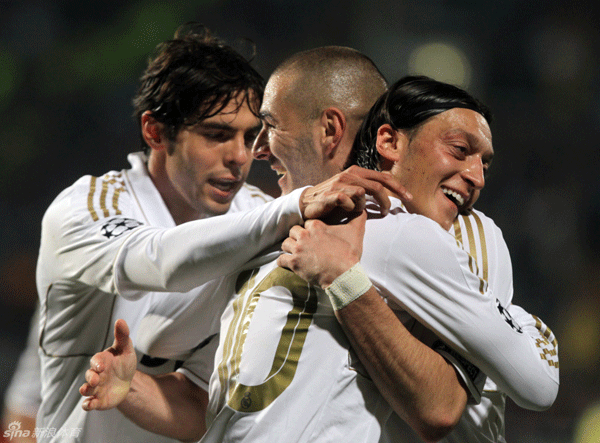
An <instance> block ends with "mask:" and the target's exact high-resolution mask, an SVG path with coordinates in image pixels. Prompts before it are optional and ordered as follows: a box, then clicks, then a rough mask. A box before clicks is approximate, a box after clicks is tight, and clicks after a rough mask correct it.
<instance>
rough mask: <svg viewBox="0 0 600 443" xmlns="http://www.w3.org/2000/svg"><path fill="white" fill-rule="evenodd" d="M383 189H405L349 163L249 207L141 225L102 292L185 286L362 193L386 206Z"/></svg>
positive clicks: (348, 206)
mask: <svg viewBox="0 0 600 443" xmlns="http://www.w3.org/2000/svg"><path fill="white" fill-rule="evenodd" d="M387 190H391V191H392V192H394V193H396V194H402V195H406V191H405V190H404V189H403V188H402V187H401V186H400V185H398V184H397V183H395V182H394V180H393V179H392V178H391V175H389V174H387V173H383V172H377V171H370V170H368V169H362V168H358V167H351V168H349V169H348V170H346V171H342V172H340V173H339V174H337V175H335V176H334V177H332V178H331V179H329V180H327V181H325V182H323V183H321V184H319V185H317V186H313V187H309V188H305V189H299V190H296V191H293V192H292V193H291V194H289V195H287V196H283V197H280V198H278V199H275V200H274V201H272V202H269V203H266V204H265V205H263V206H262V207H258V208H255V209H253V210H252V211H247V212H240V213H233V214H225V215H222V216H217V217H210V218H207V219H202V220H196V221H192V222H188V223H184V224H182V225H179V226H176V227H175V228H170V229H164V228H152V227H139V228H137V229H136V230H134V231H133V232H132V233H131V234H129V237H128V239H127V241H126V242H125V243H124V244H123V245H122V247H121V248H120V250H119V254H118V256H117V258H116V260H115V264H114V268H115V269H114V270H115V277H114V282H113V283H114V284H115V286H116V288H108V289H107V291H108V292H115V291H117V292H119V293H120V294H121V295H123V296H125V297H126V298H137V297H140V296H142V295H143V294H145V292H144V291H159V292H160V291H168V292H187V291H189V290H191V289H193V288H195V287H198V286H199V285H201V284H203V283H206V282H207V281H210V280H213V279H215V278H218V277H221V276H223V275H227V274H229V273H231V272H234V271H237V270H239V269H240V268H241V266H242V265H244V264H245V263H246V262H247V261H248V260H250V259H251V258H252V257H254V256H256V255H257V254H258V253H260V252H261V251H263V250H264V249H266V248H267V247H270V246H272V245H274V244H275V243H277V242H278V241H281V240H282V239H284V238H285V237H286V235H287V233H288V231H289V229H290V228H291V227H292V226H294V225H296V224H301V223H303V220H306V219H309V218H322V217H327V216H331V215H333V216H336V215H337V213H338V212H339V211H341V212H344V213H347V212H350V213H352V212H358V213H360V212H361V211H362V209H363V208H364V207H365V205H366V197H365V196H366V195H367V194H368V195H372V196H373V197H374V198H375V199H376V200H377V201H378V202H379V203H380V204H381V207H382V210H383V211H384V212H385V211H386V210H387V208H389V207H390V201H389V198H388V191H387ZM108 262H112V260H111V261H108Z"/></svg>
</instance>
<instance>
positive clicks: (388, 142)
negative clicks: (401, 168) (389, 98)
mask: <svg viewBox="0 0 600 443" xmlns="http://www.w3.org/2000/svg"><path fill="white" fill-rule="evenodd" d="M375 147H376V148H377V152H378V153H379V155H380V156H381V169H382V170H384V171H387V170H390V169H391V167H392V165H393V164H394V163H396V162H398V161H400V159H401V158H402V156H403V154H404V152H405V150H406V149H407V147H408V136H407V135H406V133H405V132H404V131H397V130H395V129H394V128H392V126H391V125H390V124H388V123H386V124H384V125H381V126H380V127H379V129H378V130H377V141H376V142H375Z"/></svg>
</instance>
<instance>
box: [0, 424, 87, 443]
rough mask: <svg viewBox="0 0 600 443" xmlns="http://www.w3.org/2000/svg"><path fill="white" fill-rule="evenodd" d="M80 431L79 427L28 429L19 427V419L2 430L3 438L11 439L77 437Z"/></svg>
mask: <svg viewBox="0 0 600 443" xmlns="http://www.w3.org/2000/svg"><path fill="white" fill-rule="evenodd" d="M80 432H81V428H60V429H56V428H35V429H34V430H33V431H32V430H30V429H21V422H20V421H13V422H10V423H9V425H8V429H6V430H5V431H4V438H5V439H7V440H8V441H11V440H12V439H13V438H18V437H35V438H38V437H55V436H58V437H78V436H79V433H80Z"/></svg>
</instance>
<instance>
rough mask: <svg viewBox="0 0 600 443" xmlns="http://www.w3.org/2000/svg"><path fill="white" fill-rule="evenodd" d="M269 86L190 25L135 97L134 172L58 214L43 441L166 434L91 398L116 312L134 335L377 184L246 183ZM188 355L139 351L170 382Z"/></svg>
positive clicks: (52, 240)
mask: <svg viewBox="0 0 600 443" xmlns="http://www.w3.org/2000/svg"><path fill="white" fill-rule="evenodd" d="M263 90H264V81H263V79H262V77H261V76H260V75H259V74H258V73H257V72H256V71H255V70H254V68H252V66H251V65H250V64H249V62H248V61H247V60H246V59H244V58H243V57H242V56H241V55H239V54H238V53H237V52H235V51H234V50H233V49H232V48H231V47H229V46H227V45H225V44H224V43H223V42H221V41H220V40H218V39H216V38H214V37H212V36H211V35H210V33H208V32H207V31H206V30H205V29H203V28H198V27H196V26H183V27H182V28H181V29H180V30H178V32H177V33H176V35H175V38H174V39H172V40H170V41H167V42H164V43H163V44H161V45H159V47H158V51H157V53H156V55H155V56H154V57H153V58H152V59H151V60H150V62H149V64H148V66H147V68H146V70H145V72H144V74H143V76H142V78H141V86H140V88H139V91H138V93H137V95H136V97H135V98H134V108H135V117H136V118H137V121H138V123H139V125H140V129H141V138H142V143H143V149H144V151H145V152H143V153H134V154H131V155H130V156H129V157H128V159H129V161H130V163H131V168H130V169H125V170H122V171H111V172H108V173H106V174H104V175H103V176H101V177H92V176H89V175H87V176H84V177H82V178H80V179H79V180H77V181H76V182H75V183H74V184H73V185H72V186H70V187H68V188H67V189H65V190H64V191H63V192H61V193H60V194H59V195H58V197H57V198H56V199H55V200H54V201H53V203H52V204H51V205H50V207H49V208H48V210H47V211H46V213H45V215H44V218H43V222H42V236H41V247H40V254H39V261H38V267H37V277H36V278H37V288H38V293H39V297H40V305H41V311H40V312H41V314H40V339H39V343H40V358H41V367H42V402H41V406H40V409H39V412H38V416H37V428H38V429H39V430H40V432H39V435H38V439H39V441H43V442H61V443H63V442H71V441H77V442H80V441H81V442H83V441H89V442H116V441H128V442H134V441H139V442H147V441H161V438H160V437H158V436H156V435H153V434H150V433H149V432H147V431H145V430H142V429H141V428H140V427H137V426H136V425H134V424H133V423H132V422H130V421H129V420H127V419H126V418H125V417H124V416H123V415H122V414H120V413H119V412H118V411H111V412H109V413H106V414H100V413H97V412H93V413H91V414H89V413H86V412H85V411H83V410H82V408H81V407H80V403H81V398H80V395H79V393H78V387H79V385H80V384H81V381H80V377H81V376H82V374H83V372H84V371H85V369H86V368H87V367H88V365H89V358H90V357H91V356H93V355H94V354H95V353H96V352H98V351H100V350H101V349H103V348H105V347H106V346H107V345H108V344H109V343H110V342H112V324H113V323H114V322H115V320H116V319H117V318H122V319H125V320H127V322H128V323H129V324H130V325H131V330H132V333H135V331H136V329H137V327H138V323H139V320H140V319H141V318H142V317H143V316H144V314H145V312H146V308H147V306H148V305H149V303H150V302H151V300H152V299H153V298H155V297H167V298H168V297H178V296H179V295H180V294H179V293H181V292H189V291H196V294H200V292H201V291H200V289H199V288H198V286H200V285H201V284H202V283H205V282H207V281H209V280H211V279H212V278H213V276H214V275H215V273H216V272H223V270H225V272H226V270H227V269H228V268H229V269H230V272H231V271H234V270H237V269H239V267H240V265H241V264H243V263H245V262H246V261H248V260H249V259H250V258H251V257H252V256H254V255H256V254H257V253H258V252H260V251H261V250H262V249H264V248H265V247H267V246H269V245H271V244H273V243H275V242H276V241H280V240H281V239H282V238H283V237H284V236H285V233H286V231H287V230H288V229H289V228H290V227H291V226H293V225H295V224H297V223H300V222H302V218H303V216H306V217H310V216H312V215H311V213H312V212H313V211H315V210H316V211H317V213H318V212H322V213H324V212H326V211H327V210H329V209H331V208H332V207H335V206H336V205H340V204H341V205H343V206H344V207H348V208H352V206H354V204H357V205H358V206H359V208H360V207H361V206H362V205H364V199H363V196H364V192H365V190H364V187H361V186H366V187H367V188H369V187H370V186H371V185H372V183H371V182H370V181H369V180H365V179H364V178H363V177H362V176H360V175H356V174H355V175H352V174H350V175H346V176H345V177H344V178H342V179H340V180H333V181H330V182H329V183H328V184H327V185H325V186H324V187H320V188H318V189H315V188H313V189H312V190H310V189H309V190H306V189H304V190H298V192H297V193H296V194H295V195H292V194H290V195H289V196H286V197H285V198H282V199H277V200H275V201H272V202H269V203H265V202H266V201H267V200H271V199H270V198H269V197H268V196H266V195H265V194H264V193H262V192H261V191H260V190H259V189H258V188H255V187H252V186H249V185H247V184H245V179H246V177H247V174H248V171H249V169H250V163H251V147H252V144H253V142H254V139H255V137H256V135H257V133H258V132H259V130H260V128H261V124H260V120H259V119H258V117H257V114H258V110H259V108H260V105H261V100H262V94H263ZM357 174H360V173H357ZM351 175H352V177H350V176H351ZM366 176H367V177H374V176H373V175H372V174H371V173H370V171H366ZM378 176H382V174H378ZM349 178H350V182H348V181H347V180H348V179H349ZM384 180H385V176H384ZM357 184H358V185H357ZM375 184H376V189H375V190H374V191H373V192H375V193H376V194H377V193H379V194H381V184H380V183H379V182H376V183H375ZM383 198H384V200H386V199H387V197H386V196H385V195H384V196H383ZM387 203H388V204H389V201H388V202H387ZM384 204H386V203H385V202H384ZM252 208H255V209H254V210H251V209H252ZM226 213H227V214H226ZM224 214H225V215H224ZM248 219H250V220H252V223H251V224H249V223H245V220H248ZM224 227H225V228H226V229H225V230H224V229H223V228H224ZM224 257H225V258H224ZM226 302H227V300H226V299H224V300H222V302H221V303H222V306H224V305H225V303H226ZM218 303H219V300H215V302H214V309H215V310H217V311H218V313H217V314H215V311H208V312H206V318H208V319H209V321H212V320H213V318H212V317H213V316H214V315H217V317H218V315H220V311H222V307H219V306H220V305H218ZM193 351H194V352H193V354H190V355H188V356H187V357H190V358H194V359H195V360H194V361H197V360H199V359H200V360H201V359H202V356H201V354H202V353H203V352H204V353H205V352H207V351H206V350H205V349H203V347H202V346H199V347H197V349H194V350H193ZM211 354H212V353H211ZM211 358H212V356H211ZM211 361H212V359H211ZM181 364H183V367H185V366H186V364H187V362H183V363H182V362H181V361H173V360H169V361H167V360H165V359H156V358H154V356H150V355H139V356H138V361H137V365H138V367H139V368H140V369H141V370H143V371H145V372H152V373H169V374H174V375H171V376H167V378H166V380H167V381H170V378H169V377H175V378H177V377H179V376H178V375H177V374H178V373H177V372H175V373H173V371H174V370H175V369H176V368H177V367H178V366H179V365H181ZM179 379H181V380H183V381H184V382H185V383H188V384H191V382H189V381H188V379H187V378H183V377H180V378H179ZM199 395H200V396H202V395H205V394H202V392H200V394H199ZM153 430H155V429H153ZM174 437H175V438H178V437H180V436H179V435H177V434H176V435H174Z"/></svg>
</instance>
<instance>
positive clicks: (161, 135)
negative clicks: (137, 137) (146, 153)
mask: <svg viewBox="0 0 600 443" xmlns="http://www.w3.org/2000/svg"><path fill="white" fill-rule="evenodd" d="M141 126H142V137H143V138H144V140H145V141H146V144H147V145H148V146H150V148H152V149H156V150H163V149H166V147H167V143H168V140H167V137H165V125H164V124H163V123H160V122H159V121H157V120H156V119H155V118H154V116H153V115H152V112H151V111H146V112H144V113H143V114H142V118H141Z"/></svg>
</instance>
